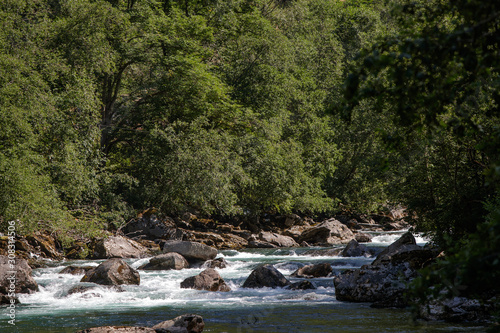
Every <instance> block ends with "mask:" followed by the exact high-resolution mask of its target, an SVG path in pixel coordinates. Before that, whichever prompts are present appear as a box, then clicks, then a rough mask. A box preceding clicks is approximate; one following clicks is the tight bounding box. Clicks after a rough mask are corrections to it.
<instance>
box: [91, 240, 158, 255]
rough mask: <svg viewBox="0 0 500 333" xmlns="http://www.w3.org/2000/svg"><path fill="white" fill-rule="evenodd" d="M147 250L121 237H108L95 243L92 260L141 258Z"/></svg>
mask: <svg viewBox="0 0 500 333" xmlns="http://www.w3.org/2000/svg"><path fill="white" fill-rule="evenodd" d="M147 254H148V250H147V249H146V248H145V247H144V246H142V245H141V244H139V243H137V242H136V241H133V240H131V239H129V238H126V237H123V236H110V237H108V238H102V239H99V240H97V241H96V243H95V245H94V251H93V253H92V256H91V257H92V259H109V258H142V257H145V256H147Z"/></svg>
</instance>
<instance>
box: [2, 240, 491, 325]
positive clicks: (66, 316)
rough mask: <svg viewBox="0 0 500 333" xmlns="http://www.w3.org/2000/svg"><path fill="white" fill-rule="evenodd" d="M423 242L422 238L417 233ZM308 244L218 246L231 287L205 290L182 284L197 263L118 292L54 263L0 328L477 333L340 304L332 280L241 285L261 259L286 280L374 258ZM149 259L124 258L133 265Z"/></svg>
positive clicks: (147, 275) (377, 243)
mask: <svg viewBox="0 0 500 333" xmlns="http://www.w3.org/2000/svg"><path fill="white" fill-rule="evenodd" d="M401 233H402V232H393V233H375V234H374V235H373V236H374V238H373V242H372V243H368V244H366V245H367V246H369V247H372V248H374V249H378V250H380V249H382V248H383V247H385V246H387V245H389V244H390V243H392V242H393V241H394V240H396V239H397V238H398V237H399V236H400V235H401ZM417 242H419V243H420V245H422V244H423V243H425V240H424V239H422V238H417ZM310 249H311V248H307V249H306V248H292V249H252V250H250V249H249V250H241V251H235V250H227V251H220V253H219V257H224V258H225V259H226V261H227V262H228V264H229V265H228V267H227V268H224V269H220V270H219V273H220V274H221V276H222V277H223V278H224V279H225V280H226V282H227V283H228V285H229V286H230V287H231V289H232V291H231V292H227V293H223V292H208V291H198V290H189V289H181V288H180V283H181V281H183V280H184V279H185V278H187V277H189V276H193V275H197V274H198V273H200V272H201V271H202V268H196V269H195V268H193V269H184V270H180V271H174V270H171V271H140V274H141V284H140V285H139V286H124V289H125V291H124V292H118V291H110V290H107V289H104V288H97V289H93V290H90V291H87V292H85V293H76V294H71V295H68V290H69V289H70V288H71V287H72V286H74V285H75V284H77V283H78V282H79V281H80V279H81V278H82V276H81V275H78V276H74V275H69V274H59V273H58V272H59V271H61V270H62V269H63V268H64V267H65V266H68V265H81V266H89V265H90V266H97V265H98V264H99V263H101V262H102V261H103V260H73V261H65V262H58V263H57V262H52V263H51V265H50V267H47V268H39V269H35V270H34V271H33V274H34V277H35V280H36V281H37V282H38V284H39V285H40V291H39V292H37V293H35V294H31V295H20V301H21V303H22V305H19V307H18V308H17V312H16V316H17V317H16V319H17V322H16V326H15V327H11V326H10V325H8V324H7V319H6V316H5V318H4V319H3V320H2V321H1V322H0V331H1V332H40V333H45V332H68V333H69V332H72V333H73V332H75V331H77V330H79V329H85V328H90V327H96V326H107V325H125V326H153V325H155V324H157V323H159V322H161V321H164V320H168V319H172V318H174V317H176V316H178V315H181V314H185V313H195V314H199V315H201V316H202V317H203V318H204V320H205V330H204V332H218V333H222V332H227V333H240V332H241V333H243V332H267V333H273V332H289V333H291V332H301V333H302V332H305V333H316V332H318V333H319V332H364V333H366V332H471V331H475V332H482V331H484V327H478V326H471V325H465V324H460V325H459V324H448V323H428V322H423V321H417V322H413V321H412V317H411V314H410V312H409V311H408V310H399V309H372V308H370V306H369V304H365V303H345V302H339V301H337V300H336V299H335V288H334V286H333V279H332V278H331V277H330V278H316V279H311V281H312V282H313V283H314V284H315V285H316V286H317V287H318V288H317V289H316V290H296V291H294V290H283V289H270V288H262V289H246V288H241V285H242V284H243V282H244V281H245V279H246V278H247V277H248V275H249V274H250V272H251V271H252V269H254V268H255V267H257V266H258V265H260V264H262V263H271V264H274V265H275V267H276V268H278V270H279V271H280V272H281V273H283V274H284V275H285V276H286V277H287V278H289V279H290V280H291V281H292V282H294V281H297V279H293V278H290V274H291V273H293V272H294V271H295V270H296V269H297V268H299V267H300V266H303V265H305V264H309V263H321V262H328V263H330V264H331V265H332V267H333V270H334V273H338V272H340V271H342V270H344V269H347V268H356V267H360V266H361V265H364V264H369V263H370V262H371V261H372V260H373V258H364V257H355V258H343V257H311V256H308V255H304V254H303V253H304V252H305V251H307V250H310ZM148 260H149V259H127V260H126V261H127V262H128V263H129V264H130V265H131V266H132V267H134V268H137V267H139V266H141V265H142V264H144V263H147V261H148ZM0 311H1V309H0Z"/></svg>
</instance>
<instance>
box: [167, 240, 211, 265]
mask: <svg viewBox="0 0 500 333" xmlns="http://www.w3.org/2000/svg"><path fill="white" fill-rule="evenodd" d="M163 252H164V253H168V252H176V253H179V254H180V255H182V256H183V257H184V258H186V259H188V260H190V259H191V260H210V259H214V258H215V257H216V256H217V249H215V248H213V247H211V246H208V245H205V244H201V243H196V242H187V241H178V240H171V241H167V242H165V244H164V245H163Z"/></svg>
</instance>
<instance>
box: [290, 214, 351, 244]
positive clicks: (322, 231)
mask: <svg viewBox="0 0 500 333" xmlns="http://www.w3.org/2000/svg"><path fill="white" fill-rule="evenodd" d="M351 239H354V234H353V232H352V231H351V230H350V229H349V228H348V227H347V226H346V225H345V224H342V223H341V222H339V221H337V220H336V219H334V218H332V219H329V220H326V221H323V222H322V223H321V224H319V225H317V226H314V227H311V228H309V229H306V230H305V231H304V232H303V233H302V235H301V237H300V242H307V243H309V244H330V245H332V244H346V243H348V242H349V241H350V240H351Z"/></svg>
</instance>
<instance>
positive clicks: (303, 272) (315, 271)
mask: <svg viewBox="0 0 500 333" xmlns="http://www.w3.org/2000/svg"><path fill="white" fill-rule="evenodd" d="M332 271H333V270H332V266H331V265H330V264H327V263H323V264H313V265H307V266H304V267H301V268H299V269H297V270H296V271H295V272H293V273H292V276H294V277H299V278H317V277H327V276H329V275H330V274H331V273H332Z"/></svg>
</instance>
